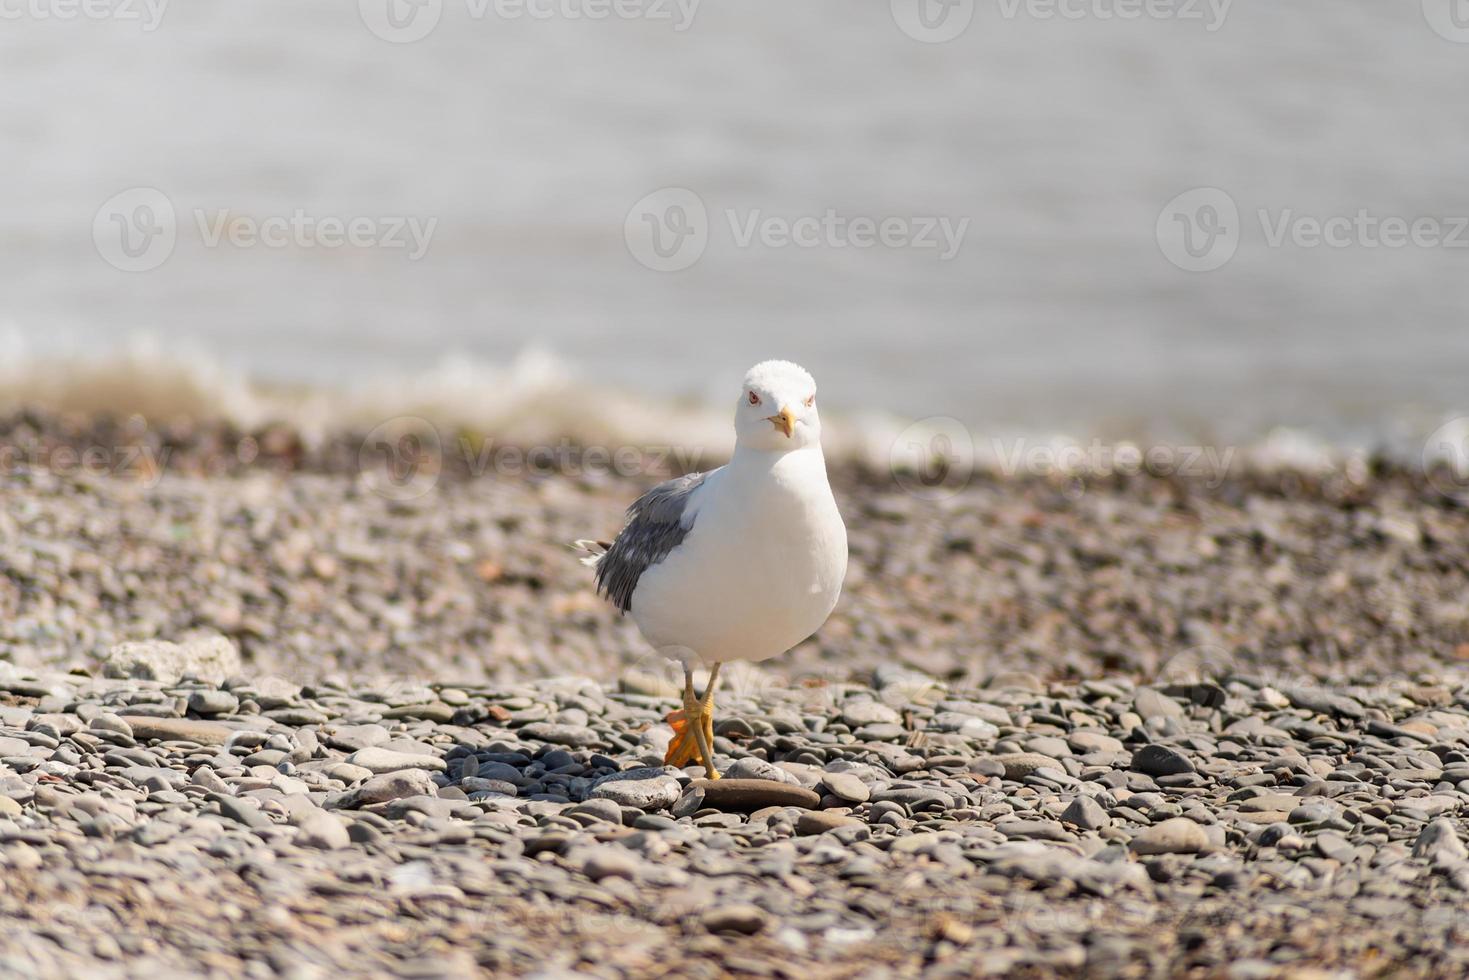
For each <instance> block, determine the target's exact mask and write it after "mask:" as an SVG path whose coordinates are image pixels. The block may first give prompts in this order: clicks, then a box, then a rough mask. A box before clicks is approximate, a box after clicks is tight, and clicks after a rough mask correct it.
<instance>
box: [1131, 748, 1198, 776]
mask: <svg viewBox="0 0 1469 980" xmlns="http://www.w3.org/2000/svg"><path fill="white" fill-rule="evenodd" d="M1132 770H1133V771H1134V772H1141V773H1145V774H1147V775H1149V776H1174V775H1177V774H1179V773H1185V772H1193V771H1194V764H1193V763H1192V762H1190V761H1188V758H1187V757H1185V756H1184V754H1183V753H1182V752H1179V751H1178V750H1177V749H1174V748H1170V747H1169V746H1167V745H1144V746H1143V747H1142V748H1140V749H1138V750H1137V751H1136V752H1134V753H1133V754H1132Z"/></svg>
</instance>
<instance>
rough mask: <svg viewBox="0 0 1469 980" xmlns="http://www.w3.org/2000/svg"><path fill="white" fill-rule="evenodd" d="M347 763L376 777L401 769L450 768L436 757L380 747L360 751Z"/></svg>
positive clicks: (436, 769)
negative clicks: (359, 767)
mask: <svg viewBox="0 0 1469 980" xmlns="http://www.w3.org/2000/svg"><path fill="white" fill-rule="evenodd" d="M347 762H348V763H350V764H351V765H354V766H361V767H362V768H363V769H366V770H367V771H368V772H371V773H373V774H374V775H376V774H380V773H385V772H397V771H398V770H399V769H427V770H429V771H431V772H444V771H446V770H447V769H448V768H449V766H448V764H447V763H446V762H444V760H443V759H441V758H439V757H438V756H435V755H419V754H417V753H415V752H395V751H393V750H392V749H386V748H383V747H382V746H378V745H372V746H368V747H367V748H365V749H358V750H357V751H356V752H353V753H352V754H351V755H349V756H348V757H347Z"/></svg>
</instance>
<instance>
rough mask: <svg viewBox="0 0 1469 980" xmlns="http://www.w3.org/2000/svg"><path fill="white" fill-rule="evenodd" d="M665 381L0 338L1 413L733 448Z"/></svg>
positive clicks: (696, 398) (1255, 445)
mask: <svg viewBox="0 0 1469 980" xmlns="http://www.w3.org/2000/svg"><path fill="white" fill-rule="evenodd" d="M672 387H673V388H674V389H675V390H676V386H672ZM666 390H669V388H668V387H667V386H665V387H659V388H657V389H652V390H649V391H635V390H630V389H628V388H625V387H618V386H614V385H611V384H607V383H602V382H598V381H595V380H593V379H592V378H591V377H590V372H589V371H587V370H585V369H582V368H580V367H579V366H578V365H576V364H574V363H572V362H570V361H568V360H566V359H564V358H562V357H560V356H558V355H557V354H555V353H554V352H551V351H549V350H546V349H544V348H532V349H527V350H525V351H522V352H521V353H520V354H519V355H517V356H515V357H513V358H511V359H510V360H509V361H508V362H506V363H503V364H496V363H490V362H488V361H486V360H484V359H481V358H475V357H470V356H467V355H446V356H445V357H444V358H442V359H441V360H440V362H439V363H438V364H437V365H435V366H434V367H431V368H429V369H426V370H419V371H406V372H403V373H400V374H390V373H387V372H382V373H378V374H375V375H371V376H366V377H363V378H360V379H358V380H357V381H355V382H352V383H349V384H345V385H339V386H328V385H306V384H295V385H293V384H285V383H279V382H262V381H259V380H257V379H254V378H252V377H250V376H248V375H247V374H246V373H245V372H243V371H241V370H239V369H237V368H233V367H231V366H229V365H226V364H225V363H223V362H222V361H221V360H220V359H218V358H216V357H213V356H211V355H209V354H206V353H203V352H201V351H198V350H186V349H178V348H176V347H169V346H167V345H164V344H162V343H161V342H159V341H157V340H155V339H151V338H148V337H146V336H142V337H133V338H130V339H129V340H127V341H126V342H124V343H123V344H121V345H119V346H117V347H116V348H113V349H111V350H103V351H98V350H92V351H88V350H80V349H73V350H68V351H65V352H57V351H55V350H54V349H53V350H50V351H48V352H47V353H44V354H43V353H36V352H34V351H33V350H32V349H31V348H30V347H29V346H28V345H27V344H26V343H25V341H24V340H23V339H22V338H21V337H20V335H19V334H18V333H16V332H15V331H9V332H0V412H8V411H14V410H17V409H20V408H35V409H41V410H45V411H51V412H60V413H78V414H90V413H99V412H105V413H109V414H112V415H115V416H126V415H135V414H136V415H141V416H143V417H144V418H145V419H146V420H148V422H149V423H150V424H155V425H160V424H166V423H168V422H172V421H177V420H185V419H200V420H215V419H217V420H225V421H229V422H232V423H234V424H236V425H238V426H240V427H242V428H245V429H256V428H259V427H261V426H264V425H267V424H270V423H284V424H287V425H290V426H292V427H294V428H296V429H298V430H299V431H300V432H301V433H302V434H303V436H304V437H305V439H306V440H307V442H308V443H317V442H319V441H320V440H321V439H322V438H323V437H325V436H327V435H329V434H332V433H336V432H341V431H367V430H369V429H372V428H374V427H375V426H378V425H379V424H381V423H383V422H386V421H388V420H392V419H399V418H403V417H410V418H414V419H424V420H427V421H428V422H430V423H432V424H433V425H434V426H436V427H437V428H438V429H439V430H440V431H441V432H443V433H446V434H447V433H452V432H455V431H461V430H462V431H467V432H473V433H477V434H481V435H485V436H489V437H492V438H493V439H494V440H496V442H497V443H498V444H501V445H518V446H533V445H546V444H555V443H558V442H564V443H571V444H575V445H581V446H601V447H607V448H609V449H615V448H617V447H622V446H631V447H641V448H660V447H669V448H685V449H693V450H696V451H697V455H695V456H693V457H691V458H692V460H693V462H695V463H697V464H700V465H707V464H708V463H709V462H711V461H717V460H719V459H722V458H724V457H726V456H727V455H728V453H729V452H730V450H731V449H732V448H733V443H734V434H733V430H732V427H731V425H730V411H731V401H730V399H726V398H721V397H719V393H718V392H714V393H703V394H694V393H687V392H686V393H684V394H682V395H667V394H662V393H661V392H663V391H666ZM822 421H823V427H824V429H825V440H824V441H825V446H826V451H827V454H828V456H829V457H830V458H832V459H836V460H860V461H863V462H865V463H868V464H869V465H873V466H878V467H890V466H891V467H895V468H899V469H902V468H910V469H911V468H921V467H928V466H929V465H930V464H933V463H934V462H936V461H942V462H944V463H945V464H946V465H947V466H949V467H950V469H951V470H952V471H953V472H951V474H950V475H951V477H957V479H959V480H961V481H962V480H963V479H965V478H966V477H967V476H968V475H970V474H972V473H979V472H990V473H997V474H1000V475H1008V476H1057V475H1061V476H1064V475H1067V474H1077V475H1099V474H1100V475H1108V474H1121V475H1128V474H1133V473H1138V472H1143V471H1147V472H1155V473H1156V472H1164V473H1173V474H1178V475H1183V476H1193V477H1203V478H1222V477H1224V476H1226V475H1229V474H1232V473H1237V472H1239V471H1241V470H1242V469H1246V468H1247V469H1254V470H1262V469H1263V470H1277V469H1291V470H1301V471H1308V472H1328V471H1332V470H1342V469H1347V470H1353V469H1360V467H1361V466H1362V461H1363V460H1364V459H1365V457H1366V455H1367V454H1368V453H1369V452H1370V451H1378V452H1384V453H1385V454H1386V455H1387V456H1389V457H1390V458H1394V459H1397V460H1399V461H1401V462H1404V463H1407V464H1409V465H1418V464H1420V463H1421V464H1425V465H1429V464H1432V463H1434V462H1444V463H1447V464H1448V465H1450V466H1452V467H1454V468H1455V469H1456V470H1459V471H1461V472H1463V471H1464V470H1465V468H1466V464H1465V459H1469V455H1466V452H1465V447H1466V446H1469V415H1465V416H1443V417H1440V416H1435V417H1430V418H1425V419H1419V420H1415V421H1414V422H1413V423H1412V424H1406V423H1405V424H1403V425H1399V426H1397V427H1396V435H1395V436H1394V438H1393V439H1392V440H1391V441H1390V442H1384V441H1382V440H1381V439H1379V440H1377V441H1376V442H1373V443H1368V442H1365V441H1363V442H1356V443H1351V442H1342V441H1339V442H1332V441H1330V440H1327V439H1325V438H1322V437H1321V436H1319V435H1318V434H1316V433H1313V432H1311V431H1309V430H1305V429H1299V428H1286V427H1272V428H1270V429H1267V430H1265V431H1263V432H1261V433H1258V434H1256V435H1255V436H1253V437H1252V438H1250V439H1247V440H1240V441H1236V442H1233V443H1229V444H1225V443H1210V442H1207V441H1204V440H1195V441H1194V442H1193V443H1181V442H1179V441H1177V440H1174V441H1170V442H1168V443H1166V444H1162V443H1157V442H1150V441H1147V440H1146V439H1143V438H1141V437H1139V438H1137V439H1115V438H1114V439H1102V438H1099V437H1098V436H1097V435H1096V434H1095V433H1065V432H1054V431H1052V432H1046V431H1040V430H1036V431H1025V430H1023V429H1019V428H1015V427H1009V428H1004V429H1002V428H999V427H993V426H985V425H984V424H983V423H982V422H973V421H962V420H959V419H956V418H950V417H930V418H925V419H920V420H917V421H913V420H910V419H905V418H903V417H902V416H900V415H899V414H897V413H895V412H885V411H882V410H881V409H879V408H867V409H863V410H860V411H851V410H844V407H843V406H840V405H838V406H831V405H827V406H825V407H824V408H823V412H822ZM1435 427H1436V428H1435ZM1430 430H1431V431H1430Z"/></svg>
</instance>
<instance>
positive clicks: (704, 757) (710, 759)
mask: <svg viewBox="0 0 1469 980" xmlns="http://www.w3.org/2000/svg"><path fill="white" fill-rule="evenodd" d="M718 673H719V668H718V666H717V665H716V666H715V668H714V669H713V671H712V672H711V673H710V675H709V681H710V683H709V688H708V690H706V691H705V693H704V697H703V699H700V697H699V696H698V695H697V694H695V693H694V673H693V671H692V670H691V669H690V668H689V667H688V666H687V665H685V666H684V672H683V681H684V687H683V710H681V711H673V712H670V713H669V714H668V717H667V719H666V720H667V721H668V723H669V724H670V725H672V726H673V741H671V742H669V743H668V753H667V754H666V755H665V756H664V757H663V762H664V764H665V765H670V766H678V767H680V768H682V767H683V766H686V765H688V764H689V763H690V762H693V761H694V760H695V759H697V760H698V761H699V762H700V763H702V764H703V766H704V771H705V772H706V773H708V775H709V778H710V779H718V778H719V772H718V770H716V769H715V768H714V752H713V749H712V748H711V746H712V745H713V744H714V724H713V722H712V721H711V719H710V717H709V714H708V707H709V706H711V705H712V703H713V699H712V697H711V695H712V694H713V691H714V678H715V677H716V676H718Z"/></svg>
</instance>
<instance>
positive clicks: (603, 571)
mask: <svg viewBox="0 0 1469 980" xmlns="http://www.w3.org/2000/svg"><path fill="white" fill-rule="evenodd" d="M708 475H709V474H708V473H690V474H689V475H687V476H681V477H678V478H677V479H673V480H669V481H668V482H666V483H660V484H658V485H657V486H656V487H654V488H653V489H651V490H649V491H648V492H647V493H645V494H643V495H642V496H641V497H639V498H638V499H637V500H635V501H633V504H632V506H631V507H629V508H628V509H627V522H626V523H625V524H623V526H622V530H621V531H620V532H619V533H618V535H617V540H615V541H613V542H612V546H611V547H610V548H608V549H607V552H606V554H604V555H602V556H601V557H600V558H598V559H597V591H598V592H600V593H602V594H603V595H605V596H606V597H607V598H608V599H609V600H611V602H612V604H613V605H615V606H616V607H617V608H618V609H620V610H622V611H623V612H627V611H628V610H629V609H631V608H632V594H633V590H634V589H636V588H637V587H638V579H639V578H641V577H642V574H643V572H645V571H647V569H648V568H650V567H652V566H653V565H656V564H658V563H659V562H660V561H662V560H663V559H664V558H667V557H668V553H669V552H670V551H672V550H673V549H674V548H677V547H678V546H679V544H680V543H681V542H682V541H683V539H684V536H685V535H686V534H688V533H689V529H690V528H691V527H693V526H694V522H693V520H692V517H691V515H686V513H685V510H686V508H687V506H688V502H689V497H690V495H691V494H693V492H694V491H695V490H697V489H698V488H699V486H700V485H701V484H702V483H703V482H704V479H705V478H706V477H707V476H708Z"/></svg>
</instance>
